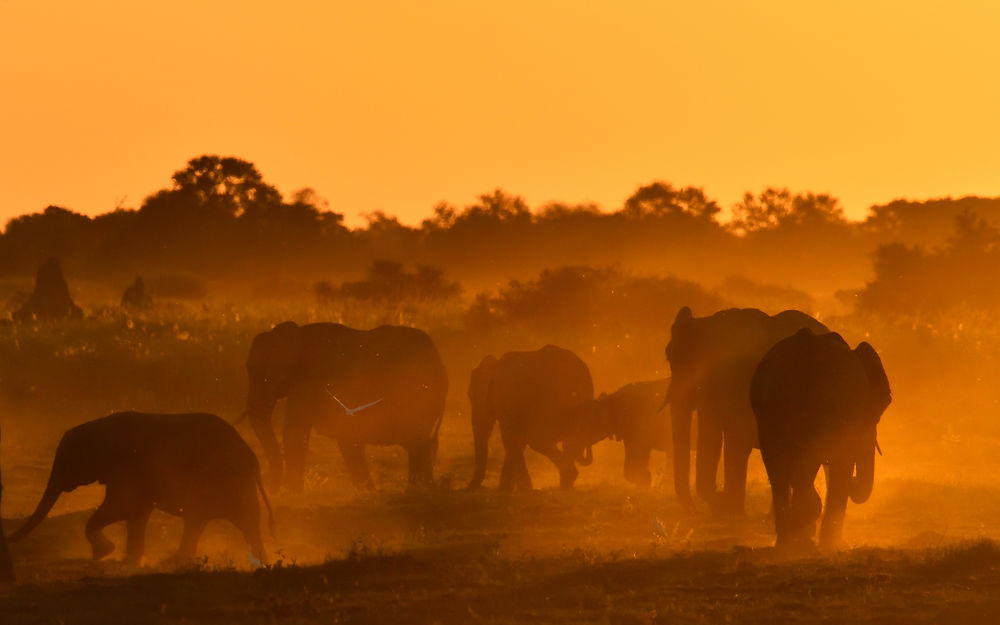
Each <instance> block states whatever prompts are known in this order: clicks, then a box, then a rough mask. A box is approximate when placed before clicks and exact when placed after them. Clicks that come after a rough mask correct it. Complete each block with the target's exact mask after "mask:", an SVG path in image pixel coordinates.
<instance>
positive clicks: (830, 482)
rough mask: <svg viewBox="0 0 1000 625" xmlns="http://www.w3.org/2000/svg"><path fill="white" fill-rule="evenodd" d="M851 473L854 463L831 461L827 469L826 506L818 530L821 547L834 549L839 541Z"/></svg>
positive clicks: (842, 528)
mask: <svg viewBox="0 0 1000 625" xmlns="http://www.w3.org/2000/svg"><path fill="white" fill-rule="evenodd" d="M853 473H854V465H853V464H852V463H850V462H839V463H833V464H831V465H830V469H829V471H827V484H826V506H825V507H824V509H823V522H822V524H821V525H820V531H819V546H820V548H821V549H824V550H829V549H835V548H836V547H837V546H838V545H839V543H840V540H841V536H842V534H843V530H844V513H845V512H846V510H847V495H848V493H849V492H850V488H851V477H852V475H853Z"/></svg>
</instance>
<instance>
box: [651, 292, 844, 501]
mask: <svg viewBox="0 0 1000 625" xmlns="http://www.w3.org/2000/svg"><path fill="white" fill-rule="evenodd" d="M800 328H810V329H811V330H813V331H815V332H827V328H826V326H824V325H823V324H822V323H820V322H819V321H817V320H815V319H813V318H812V317H810V316H809V315H806V314H805V313H802V312H799V311H797V310H786V311H784V312H781V313H778V314H776V315H768V314H767V313H765V312H763V311H760V310H757V309H756V308H730V309H728V310H722V311H719V312H717V313H715V314H713V315H710V316H707V317H695V316H694V315H692V314H691V309H690V308H688V307H687V306H685V307H684V308H681V310H680V312H678V313H677V317H676V318H675V319H674V323H673V326H672V327H671V331H670V342H669V343H668V344H667V348H666V356H667V360H668V361H669V362H670V372H671V379H670V389H669V390H668V392H667V403H669V404H670V418H671V433H672V436H673V452H674V489H675V491H676V493H677V496H678V498H679V499H680V500H681V502H682V503H684V504H687V505H690V504H691V503H692V501H691V490H690V488H691V487H690V483H689V480H690V470H691V469H690V463H691V455H690V449H691V419H692V414H693V413H694V412H697V413H698V441H697V449H696V456H695V490H696V492H697V494H698V496H699V497H700V498H701V499H703V500H705V501H707V502H708V503H709V504H710V505H711V507H712V509H713V511H714V512H716V513H722V514H742V513H743V511H744V502H745V500H746V476H747V461H748V460H749V458H750V452H751V451H752V450H753V449H754V448H755V447H757V423H756V421H755V420H754V414H753V410H752V409H751V407H750V400H749V398H750V378H751V376H753V372H754V369H755V368H756V366H757V363H758V362H759V361H760V358H761V356H763V355H764V354H765V353H766V352H767V350H768V349H770V348H771V347H772V346H773V345H774V344H775V343H777V342H778V341H780V340H781V339H783V338H785V337H787V336H791V335H792V334H794V333H795V332H796V331H798V330H799V329H800ZM723 444H724V451H725V455H724V462H723V466H724V482H723V491H722V493H721V494H720V493H718V492H717V491H716V472H717V471H718V466H719V456H720V454H722V452H723Z"/></svg>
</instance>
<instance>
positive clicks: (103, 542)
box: [90, 535, 115, 560]
mask: <svg viewBox="0 0 1000 625" xmlns="http://www.w3.org/2000/svg"><path fill="white" fill-rule="evenodd" d="M90 548H91V551H92V552H93V554H94V559H95V560H102V559H104V558H106V557H108V556H109V555H111V553H112V552H114V550H115V544H114V543H113V542H111V541H110V540H108V539H107V538H105V537H104V536H102V535H97V536H93V537H91V539H90Z"/></svg>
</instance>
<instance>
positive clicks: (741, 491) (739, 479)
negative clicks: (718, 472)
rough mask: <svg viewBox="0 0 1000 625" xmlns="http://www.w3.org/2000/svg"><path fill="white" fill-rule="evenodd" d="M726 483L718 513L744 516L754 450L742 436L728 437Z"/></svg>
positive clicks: (724, 460) (725, 461) (724, 448)
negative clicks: (749, 468) (749, 466)
mask: <svg viewBox="0 0 1000 625" xmlns="http://www.w3.org/2000/svg"><path fill="white" fill-rule="evenodd" d="M723 450H724V451H723V453H724V458H723V472H724V482H723V487H722V497H721V498H719V499H718V500H717V502H718V503H717V508H716V512H719V513H722V514H735V515H742V514H744V512H745V503H746V498H747V462H748V461H749V460H750V452H751V451H752V450H753V448H752V447H751V446H750V444H749V443H748V442H747V441H745V440H742V437H740V436H738V435H737V436H732V437H730V436H726V441H725V445H724V447H723Z"/></svg>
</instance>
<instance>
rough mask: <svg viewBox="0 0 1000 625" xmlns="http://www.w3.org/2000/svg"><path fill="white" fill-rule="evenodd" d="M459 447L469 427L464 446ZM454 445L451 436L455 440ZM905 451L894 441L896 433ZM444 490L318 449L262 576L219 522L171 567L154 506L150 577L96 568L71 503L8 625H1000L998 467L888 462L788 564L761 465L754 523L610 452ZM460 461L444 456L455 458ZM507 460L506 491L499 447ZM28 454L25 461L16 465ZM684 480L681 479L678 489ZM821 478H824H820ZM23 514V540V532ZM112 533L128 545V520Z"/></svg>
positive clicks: (37, 536) (385, 460) (26, 488)
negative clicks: (624, 474) (988, 471)
mask: <svg viewBox="0 0 1000 625" xmlns="http://www.w3.org/2000/svg"><path fill="white" fill-rule="evenodd" d="M459 438H460V437H458V436H456V438H455V440H458V439H459ZM446 440H451V439H450V438H446ZM889 440H890V442H891V437H890V439H889ZM43 447H44V446H43V445H38V446H35V445H28V446H26V447H25V449H23V450H22V453H23V455H24V458H25V459H27V458H32V460H31V461H30V462H27V461H26V462H23V463H12V464H13V466H11V468H10V469H9V470H8V468H7V466H8V463H9V461H5V477H7V480H8V484H10V487H9V488H8V490H7V491H5V501H4V509H5V511H14V512H13V513H11V512H8V513H7V514H8V516H21V515H24V514H27V513H28V512H30V510H31V507H32V506H33V505H34V503H35V498H36V497H37V496H38V493H39V492H40V490H41V487H42V485H43V483H44V480H45V477H46V474H47V470H48V467H47V466H46V465H47V462H48V460H45V459H43V456H44V455H45V454H44V453H43V452H41V451H38V452H37V453H35V452H34V451H32V450H41V449H42V448H43ZM445 450H447V451H450V452H451V453H443V454H442V460H441V462H440V464H439V470H438V474H439V476H440V477H439V484H438V486H437V487H436V488H435V489H433V490H432V491H430V492H420V493H410V492H405V491H404V490H403V485H402V478H403V473H404V468H403V467H404V466H405V465H404V463H405V458H404V457H403V455H402V454H401V453H400V452H397V451H394V450H392V449H383V450H373V453H372V454H371V455H372V456H373V473H374V475H375V476H376V480H377V481H378V482H379V484H380V490H379V492H377V493H373V494H359V493H357V492H355V491H354V490H353V489H352V488H351V487H350V486H349V485H348V484H346V483H345V481H344V477H343V472H342V470H341V467H340V463H339V458H338V457H337V455H336V452H335V449H334V447H333V446H332V445H331V444H330V443H329V442H328V441H324V440H323V439H318V440H316V441H314V444H313V454H312V458H313V464H312V469H311V471H310V475H309V483H310V488H309V490H308V491H307V492H306V493H305V494H303V495H296V496H291V495H277V496H275V497H274V498H273V504H274V506H275V509H276V521H277V528H276V532H275V536H273V537H270V538H269V539H268V542H267V547H268V550H269V552H270V558H269V565H268V566H267V567H266V568H265V569H262V570H251V568H250V565H249V563H248V559H247V556H246V549H245V547H244V545H243V543H242V540H241V538H240V536H239V534H238V533H237V532H236V531H235V530H234V529H233V528H231V527H230V526H228V525H227V524H226V523H223V522H217V523H215V524H213V525H211V526H209V528H208V531H207V532H206V535H205V538H204V539H203V542H202V546H201V547H202V548H201V554H202V555H201V557H200V558H199V560H198V561H197V562H195V563H194V564H192V565H190V566H188V567H187V568H185V569H181V570H176V569H174V568H173V567H171V566H170V564H169V563H168V558H169V557H170V555H171V552H172V550H173V549H175V548H176V546H177V544H178V541H179V532H180V523H179V521H178V520H177V519H175V518H172V517H168V516H166V515H162V514H156V515H154V518H153V522H152V523H151V525H150V529H149V537H150V539H149V543H150V544H149V557H148V563H147V566H146V567H144V568H142V569H127V568H125V567H124V565H122V564H121V563H119V562H117V561H115V560H114V557H115V556H119V557H120V554H115V556H112V559H109V560H106V561H102V562H96V563H95V562H93V561H91V560H90V559H89V546H88V544H87V543H86V541H85V540H84V537H83V524H84V522H85V519H86V517H87V516H88V514H89V509H90V508H92V507H93V505H95V504H96V503H97V501H99V499H100V497H101V489H100V487H96V486H95V487H87V488H83V489H79V490H78V491H76V492H74V493H71V494H70V495H67V496H64V498H63V499H62V500H61V501H60V503H59V504H58V507H57V509H56V510H55V512H54V516H53V517H52V518H50V519H49V520H47V521H46V522H45V523H43V524H42V525H41V526H40V527H39V528H38V529H37V530H36V531H35V533H33V534H32V535H31V536H29V537H28V538H27V539H25V540H24V541H23V542H21V543H19V544H17V545H14V546H13V556H14V558H15V560H16V566H17V572H18V574H19V577H20V581H21V584H20V585H19V586H17V587H16V588H14V589H12V590H5V591H0V615H2V619H0V621H2V622H3V623H4V624H5V625H6V624H8V623H11V624H13V623H38V622H42V623H136V622H142V623H156V622H186V623H227V622H250V623H258V622H261V623H269V622H275V621H282V622H286V621H287V622H321V623H330V622H358V623H365V622H370V623H389V622H416V623H434V622H441V623H468V622H492V623H521V622H524V623H529V622H531V623H535V622H565V623H580V622H595V623H673V622H751V623H753V622H878V623H895V622H898V623H912V622H928V623H940V622H954V623H975V622H983V623H988V622H997V620H998V619H1000V547H998V546H997V545H996V544H995V543H993V542H991V541H990V540H989V537H993V536H1000V484H998V483H992V482H990V481H989V480H987V479H984V478H983V477H982V476H978V475H977V476H958V477H953V476H952V477H949V476H946V475H937V476H935V475H933V474H925V475H920V476H914V475H912V474H909V473H907V472H904V471H902V470H901V469H899V468H898V467H894V465H893V462H892V461H882V463H883V466H881V467H880V476H881V477H882V479H880V480H879V481H878V482H877V484H876V493H875V495H874V496H873V498H872V500H871V501H870V502H869V503H867V504H865V505H861V506H854V505H850V506H849V508H848V516H847V526H846V531H845V540H846V543H847V545H846V549H845V550H843V551H841V552H839V553H836V554H832V555H824V556H820V555H815V556H811V557H806V558H801V559H797V560H782V559H780V558H778V557H777V555H776V554H774V553H773V552H772V550H771V549H770V547H769V546H770V544H771V543H772V541H773V534H772V529H771V526H770V522H769V520H768V517H767V512H768V508H769V493H768V490H767V483H766V479H765V477H764V476H763V474H762V472H761V467H760V464H759V457H757V456H755V457H754V459H753V463H752V467H751V468H752V472H751V473H752V474H751V481H750V496H749V500H748V505H747V510H748V514H747V516H746V517H745V518H741V519H730V520H719V519H713V518H712V517H710V516H709V515H708V514H707V512H705V511H703V510H698V511H695V512H693V513H692V512H689V511H686V510H683V509H682V508H681V507H680V506H679V505H677V503H676V501H675V498H674V496H673V494H672V493H671V492H669V491H668V490H667V489H666V488H665V487H664V486H663V484H664V482H668V483H669V475H668V474H666V473H665V471H664V465H665V458H664V457H663V456H662V455H656V454H654V460H653V467H654V469H655V472H656V473H657V476H658V483H657V485H656V486H655V487H654V489H653V490H652V491H640V490H637V489H634V488H631V487H629V486H628V485H626V484H625V483H624V482H623V481H622V479H621V478H620V476H619V471H620V464H619V462H620V449H619V448H618V447H616V446H615V444H614V443H607V444H605V445H602V446H601V447H599V448H598V449H597V450H596V455H597V458H598V461H597V462H596V463H595V466H594V467H591V468H589V469H586V470H584V472H583V473H582V475H581V480H580V483H579V485H578V488H577V489H576V490H574V491H572V492H564V491H560V490H558V489H555V488H554V485H555V483H556V480H557V478H556V472H555V470H554V469H553V468H552V467H551V466H550V465H548V464H547V461H545V460H544V459H541V458H540V457H537V456H533V457H532V458H531V463H530V466H531V470H532V473H533V475H534V477H535V483H536V487H538V490H536V491H535V492H532V493H527V494H519V495H502V494H499V493H497V492H495V491H493V490H492V489H489V488H488V489H485V490H483V491H479V492H473V493H468V492H465V491H462V490H460V489H461V487H462V486H464V480H465V479H466V476H467V475H468V474H469V473H470V472H471V467H470V464H471V458H469V457H468V455H467V454H463V453H461V450H460V449H459V447H458V445H457V443H456V444H455V445H454V446H449V445H446V446H445ZM443 451H444V450H443ZM496 451H497V453H494V454H493V456H492V457H491V465H492V466H491V469H492V470H491V473H490V475H491V481H490V482H488V484H491V483H495V480H496V471H497V470H498V466H497V465H498V462H499V460H500V458H501V457H502V453H501V452H499V449H497V450H496ZM8 457H10V456H8ZM664 478H666V480H665V479H664ZM820 484H822V478H821V479H820ZM19 522H20V521H19V520H17V519H7V520H6V521H5V523H4V524H5V526H6V528H7V530H8V531H9V530H10V529H11V528H13V527H16V526H17V525H18V524H19ZM109 536H111V537H112V539H113V540H115V541H116V542H117V543H118V544H119V545H121V544H123V539H124V528H123V527H119V526H114V527H112V528H111V529H110V530H109Z"/></svg>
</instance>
